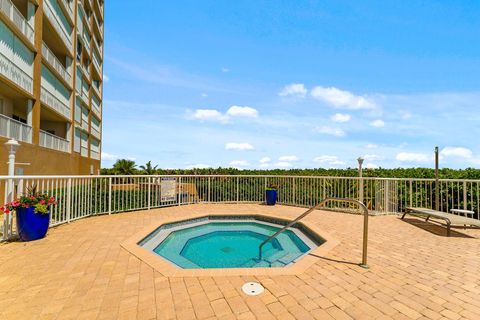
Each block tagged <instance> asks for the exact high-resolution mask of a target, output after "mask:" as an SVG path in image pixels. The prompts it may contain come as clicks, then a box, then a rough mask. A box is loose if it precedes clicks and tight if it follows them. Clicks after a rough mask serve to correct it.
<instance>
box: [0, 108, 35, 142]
mask: <svg viewBox="0 0 480 320" xmlns="http://www.w3.org/2000/svg"><path fill="white" fill-rule="evenodd" d="M0 136H2V137H6V138H11V139H16V140H18V141H23V142H27V143H32V127H31V126H29V125H26V124H25V123H22V122H20V121H17V120H13V119H12V118H9V117H7V116H5V115H3V114H0Z"/></svg>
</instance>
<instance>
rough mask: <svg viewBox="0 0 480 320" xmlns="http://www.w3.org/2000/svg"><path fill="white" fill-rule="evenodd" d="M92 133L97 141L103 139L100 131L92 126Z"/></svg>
mask: <svg viewBox="0 0 480 320" xmlns="http://www.w3.org/2000/svg"><path fill="white" fill-rule="evenodd" d="M90 133H91V134H92V136H94V137H95V138H97V139H100V138H101V134H100V130H99V129H97V128H95V127H94V126H90Z"/></svg>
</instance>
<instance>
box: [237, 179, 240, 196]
mask: <svg viewBox="0 0 480 320" xmlns="http://www.w3.org/2000/svg"><path fill="white" fill-rule="evenodd" d="M239 187H240V185H239V178H238V176H237V203H238V200H239V199H240V190H239Z"/></svg>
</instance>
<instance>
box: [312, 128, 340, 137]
mask: <svg viewBox="0 0 480 320" xmlns="http://www.w3.org/2000/svg"><path fill="white" fill-rule="evenodd" d="M316 131H317V132H318V133H321V134H328V135H331V136H335V137H344V136H345V131H343V130H342V129H340V128H333V127H320V128H317V129H316Z"/></svg>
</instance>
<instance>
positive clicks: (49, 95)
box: [40, 79, 72, 120]
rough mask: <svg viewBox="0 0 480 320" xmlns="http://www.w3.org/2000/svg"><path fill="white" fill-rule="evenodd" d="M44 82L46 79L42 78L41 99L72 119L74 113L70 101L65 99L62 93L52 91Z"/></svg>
mask: <svg viewBox="0 0 480 320" xmlns="http://www.w3.org/2000/svg"><path fill="white" fill-rule="evenodd" d="M44 83H45V81H44V80H43V79H42V85H41V90H40V101H41V102H42V103H44V104H45V105H47V106H48V107H49V108H51V109H52V110H54V111H56V112H57V113H59V114H61V115H62V116H64V117H65V118H67V119H68V120H70V119H71V117H72V113H71V110H70V103H69V101H68V100H67V99H65V97H63V96H62V95H61V94H60V93H58V92H52V91H51V90H49V89H48V88H47V86H46V85H45V84H44Z"/></svg>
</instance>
